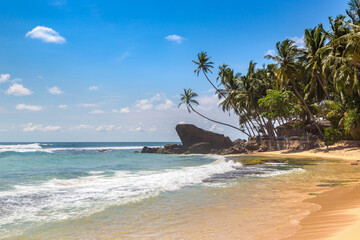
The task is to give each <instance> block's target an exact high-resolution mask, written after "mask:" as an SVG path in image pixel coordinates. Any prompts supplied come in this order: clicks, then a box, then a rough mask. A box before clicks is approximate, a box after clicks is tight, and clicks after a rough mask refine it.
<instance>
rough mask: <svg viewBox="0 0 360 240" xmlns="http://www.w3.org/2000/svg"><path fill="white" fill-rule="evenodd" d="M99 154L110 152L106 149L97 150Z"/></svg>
mask: <svg viewBox="0 0 360 240" xmlns="http://www.w3.org/2000/svg"><path fill="white" fill-rule="evenodd" d="M97 151H98V152H108V150H106V149H99V150H97Z"/></svg>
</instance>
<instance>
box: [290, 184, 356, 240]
mask: <svg viewBox="0 0 360 240" xmlns="http://www.w3.org/2000/svg"><path fill="white" fill-rule="evenodd" d="M304 202H309V203H315V204H317V205H319V206H321V208H320V210H318V211H315V212H312V213H311V214H309V215H308V216H306V217H305V218H304V219H303V220H302V221H301V222H300V230H298V231H297V232H296V233H295V234H294V235H292V236H291V237H289V238H285V239H292V240H298V239H299V240H300V239H302V240H307V239H309V240H310V239H329V240H330V239H334V240H335V239H336V240H342V239H346V240H352V239H354V240H355V239H359V238H360V185H355V186H346V187H340V188H337V189H335V190H331V191H328V192H325V193H323V194H322V195H321V196H318V197H315V198H311V199H307V200H305V201H304Z"/></svg>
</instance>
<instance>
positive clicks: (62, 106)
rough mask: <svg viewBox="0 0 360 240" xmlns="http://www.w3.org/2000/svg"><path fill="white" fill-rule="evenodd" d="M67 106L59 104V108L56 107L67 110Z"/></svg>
mask: <svg viewBox="0 0 360 240" xmlns="http://www.w3.org/2000/svg"><path fill="white" fill-rule="evenodd" d="M67 107H68V106H67V105H66V104H60V105H59V106H58V108H63V109H64V108H67Z"/></svg>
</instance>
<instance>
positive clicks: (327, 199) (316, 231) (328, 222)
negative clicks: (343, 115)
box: [255, 144, 360, 240]
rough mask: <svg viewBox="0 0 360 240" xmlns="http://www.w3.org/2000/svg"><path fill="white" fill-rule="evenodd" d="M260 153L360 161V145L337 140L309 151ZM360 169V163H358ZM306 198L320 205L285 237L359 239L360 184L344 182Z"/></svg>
mask: <svg viewBox="0 0 360 240" xmlns="http://www.w3.org/2000/svg"><path fill="white" fill-rule="evenodd" d="M255 155H257V156H258V155H261V156H277V157H296V158H302V157H304V158H309V157H316V158H317V157H319V158H328V159H341V160H345V161H350V163H348V164H352V165H354V167H358V166H356V165H358V164H359V165H360V148H358V147H349V146H346V145H343V144H338V145H335V146H333V147H329V148H326V147H324V148H318V149H312V150H306V151H298V152H294V151H289V150H282V151H272V152H264V153H256V154H255ZM359 172H360V166H359ZM304 202H308V203H314V204H317V205H319V206H320V210H317V211H314V212H312V213H310V214H309V215H308V216H306V217H305V218H304V219H303V220H301V221H300V224H299V225H300V228H299V230H298V231H296V233H295V234H293V235H291V236H290V237H288V238H285V239H294V240H300V239H301V240H310V239H311V240H313V239H328V240H358V239H360V185H359V184H358V185H354V186H343V187H339V188H336V189H334V190H330V191H327V192H324V193H322V195H321V196H317V197H314V198H310V199H307V200H305V201H304Z"/></svg>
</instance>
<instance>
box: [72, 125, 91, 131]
mask: <svg viewBox="0 0 360 240" xmlns="http://www.w3.org/2000/svg"><path fill="white" fill-rule="evenodd" d="M92 128H94V127H93V126H91V125H88V124H80V125H78V126H75V127H74V129H75V130H80V131H85V130H89V129H92Z"/></svg>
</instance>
